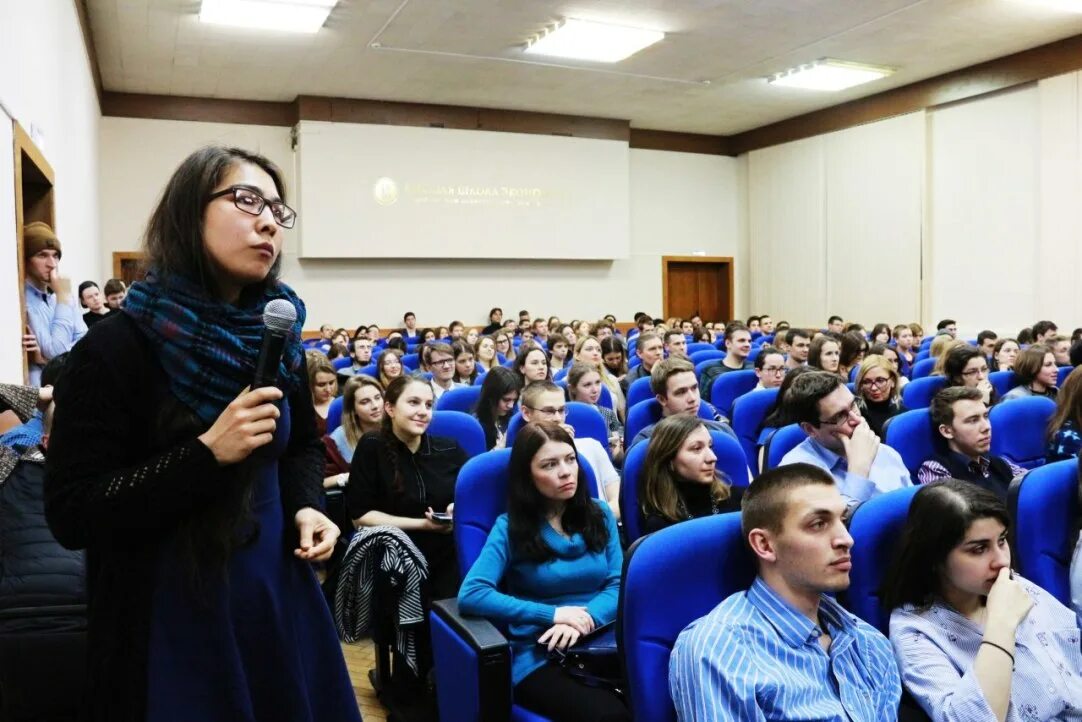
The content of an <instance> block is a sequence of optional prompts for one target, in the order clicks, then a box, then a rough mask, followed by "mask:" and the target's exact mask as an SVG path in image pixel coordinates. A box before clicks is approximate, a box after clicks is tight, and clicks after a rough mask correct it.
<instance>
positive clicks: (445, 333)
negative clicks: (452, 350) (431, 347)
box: [433, 326, 451, 341]
mask: <svg viewBox="0 0 1082 722" xmlns="http://www.w3.org/2000/svg"><path fill="white" fill-rule="evenodd" d="M450 337H451V329H449V328H447V327H446V326H438V327H437V328H436V338H435V339H433V340H435V341H444V340H446V339H448V338H450Z"/></svg>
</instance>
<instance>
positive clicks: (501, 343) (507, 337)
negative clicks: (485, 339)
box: [494, 331, 515, 363]
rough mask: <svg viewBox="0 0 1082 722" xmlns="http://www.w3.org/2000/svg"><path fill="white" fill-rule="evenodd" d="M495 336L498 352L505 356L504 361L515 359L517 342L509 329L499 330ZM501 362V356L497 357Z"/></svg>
mask: <svg viewBox="0 0 1082 722" xmlns="http://www.w3.org/2000/svg"><path fill="white" fill-rule="evenodd" d="M494 338H495V339H496V353H497V354H498V355H499V356H503V358H504V361H505V362H506V361H514V360H515V344H514V339H513V337H512V336H511V334H510V333H508V332H507V331H497V332H496V334H495V336H494ZM496 361H497V363H499V358H498V357H497V359H496Z"/></svg>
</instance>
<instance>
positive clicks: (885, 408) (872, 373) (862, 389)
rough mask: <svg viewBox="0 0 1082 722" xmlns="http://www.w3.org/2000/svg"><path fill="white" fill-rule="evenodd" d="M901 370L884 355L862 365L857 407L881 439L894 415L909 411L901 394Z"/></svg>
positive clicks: (858, 376)
mask: <svg viewBox="0 0 1082 722" xmlns="http://www.w3.org/2000/svg"><path fill="white" fill-rule="evenodd" d="M899 388H900V387H899V384H898V369H896V368H895V367H894V364H892V363H891V362H890V361H887V360H886V359H885V358H883V357H882V356H868V357H867V358H866V359H864V360H863V361H862V362H861V364H860V370H859V371H857V378H856V397H857V406H859V407H860V415H861V416H863V417H864V418H865V419H867V421H868V426H869V427H870V428H871V430H872V431H873V432H875V435H876V436H878V437H879V438H880V439H883V438H885V434H884V433H883V426H884V425H886V423H887V420H888V419H890V418H891V417H892V416H897V415H898V414H900V413H902V412H903V411H905V410H906V409H905V406H903V405H902V401H901V398H900V397H899V395H898V389H899Z"/></svg>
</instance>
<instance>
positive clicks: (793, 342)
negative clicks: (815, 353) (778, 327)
mask: <svg viewBox="0 0 1082 722" xmlns="http://www.w3.org/2000/svg"><path fill="white" fill-rule="evenodd" d="M785 343H786V344H787V345H788V346H789V358H787V359H786V360H785V368H786V369H788V370H790V371H792V370H793V369H797V368H801V367H803V366H804V365H805V364H807V363H808V356H809V355H810V353H811V335H810V334H809V333H808V332H807V331H805V330H804V329H802V328H791V329H789V330H788V331H786V332H785Z"/></svg>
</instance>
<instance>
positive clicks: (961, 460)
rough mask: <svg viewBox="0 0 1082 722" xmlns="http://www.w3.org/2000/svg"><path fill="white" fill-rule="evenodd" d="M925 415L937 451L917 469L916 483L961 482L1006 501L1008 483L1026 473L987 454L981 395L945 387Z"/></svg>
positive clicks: (989, 432) (987, 427) (988, 426)
mask: <svg viewBox="0 0 1082 722" xmlns="http://www.w3.org/2000/svg"><path fill="white" fill-rule="evenodd" d="M929 412H930V414H931V417H932V426H934V427H935V429H936V432H937V436H938V437H939V441H938V450H937V451H936V454H935V456H933V457H932V458H931V459H927V460H925V461H924V463H923V464H921V466H920V468H919V469H918V470H917V481H918V483H921V484H928V483H930V482H933V481H936V480H937V479H945V478H953V479H965V480H966V481H969V482H972V483H974V484H977V485H978V486H981V487H984V488H985V489H988V490H989V491H991V492H994V493H995V495H996V496H998V497H999V498H1000V499H1006V498H1007V489H1008V487H1010V485H1011V481H1012V480H1013V479H1014V478H1015V477H1018V476H1021V475H1022V474H1024V473H1026V472H1025V469H1022V468H1020V467H1018V466H1015V465H1014V464H1013V463H1011V461H1010V460H1009V459H1004V458H1001V457H998V456H990V455H989V454H988V451H989V449H991V448H992V425H991V424H990V423H989V422H988V407H987V406H986V405H985V403H984V397H983V395H982V394H981V392H980V391H978V390H977V389H974V388H968V387H965V386H948V387H947V388H945V389H943V390H942V391H940V392H939V393H937V394H936V395H935V396H934V397H933V398H932V403H931V407H930V409H929Z"/></svg>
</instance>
